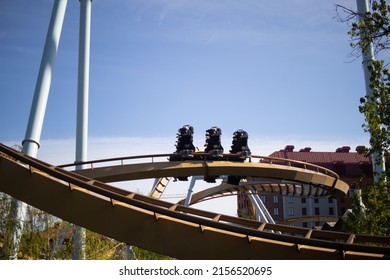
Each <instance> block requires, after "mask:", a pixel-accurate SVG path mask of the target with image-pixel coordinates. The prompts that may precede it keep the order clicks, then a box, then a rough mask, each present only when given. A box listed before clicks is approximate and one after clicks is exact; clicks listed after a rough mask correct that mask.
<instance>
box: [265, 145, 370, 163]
mask: <svg viewBox="0 0 390 280" xmlns="http://www.w3.org/2000/svg"><path fill="white" fill-rule="evenodd" d="M293 149H294V146H292V145H288V146H286V148H285V149H283V150H280V151H277V152H273V153H272V154H271V155H270V157H278V158H285V159H292V160H298V161H304V162H309V163H313V164H318V165H323V164H333V163H338V162H339V163H344V164H351V163H352V164H353V163H355V164H371V159H370V158H369V157H366V156H364V155H362V154H359V153H357V152H352V153H350V152H349V147H347V146H345V147H342V148H338V149H337V152H312V151H311V148H309V147H306V148H304V149H301V150H300V151H296V152H294V151H293Z"/></svg>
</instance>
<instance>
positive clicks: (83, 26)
mask: <svg viewBox="0 0 390 280" xmlns="http://www.w3.org/2000/svg"><path fill="white" fill-rule="evenodd" d="M90 30H91V0H80V36H79V64H78V82H77V128H76V162H80V161H86V160H87V143H88V97H89V57H90V33H91V32H90ZM79 167H81V166H79Z"/></svg>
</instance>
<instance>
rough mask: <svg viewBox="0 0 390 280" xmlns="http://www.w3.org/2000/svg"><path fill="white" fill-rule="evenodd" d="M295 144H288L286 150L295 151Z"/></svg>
mask: <svg viewBox="0 0 390 280" xmlns="http://www.w3.org/2000/svg"><path fill="white" fill-rule="evenodd" d="M294 148H295V147H294V145H287V146H286V147H285V148H284V151H285V152H293V151H294Z"/></svg>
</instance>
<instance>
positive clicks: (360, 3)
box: [356, 0, 386, 182]
mask: <svg viewBox="0 0 390 280" xmlns="http://www.w3.org/2000/svg"><path fill="white" fill-rule="evenodd" d="M356 5H357V11H358V19H359V20H362V19H364V17H365V15H366V13H367V12H368V11H369V5H368V1H367V0H356ZM362 58H363V62H362V65H363V72H364V80H365V85H366V95H367V97H372V96H373V89H372V88H371V86H370V85H371V82H370V77H371V74H370V71H369V70H368V67H369V66H370V65H372V62H373V61H374V60H375V55H374V47H373V44H372V43H370V44H369V45H368V46H367V49H365V50H363V52H362ZM378 159H381V163H379V164H378V163H377V161H378ZM371 160H372V168H373V171H374V181H375V182H377V181H378V180H379V178H380V177H381V175H382V174H383V172H384V171H385V169H386V168H385V159H384V155H383V154H380V153H377V152H375V153H373V154H372V155H371Z"/></svg>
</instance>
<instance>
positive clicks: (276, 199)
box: [274, 195, 279, 203]
mask: <svg viewBox="0 0 390 280" xmlns="http://www.w3.org/2000/svg"><path fill="white" fill-rule="evenodd" d="M278 202H279V197H278V196H277V195H274V203H278Z"/></svg>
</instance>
